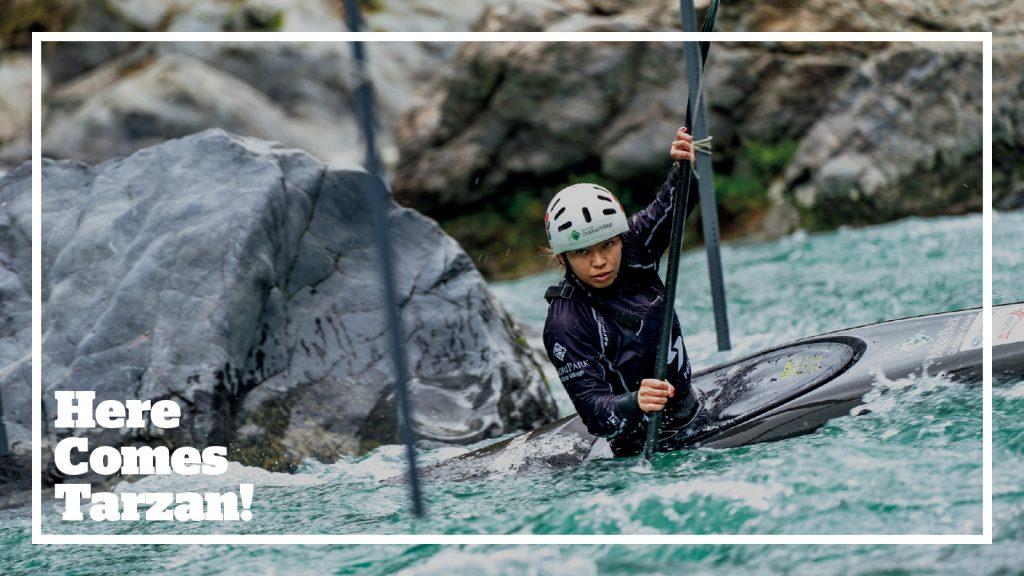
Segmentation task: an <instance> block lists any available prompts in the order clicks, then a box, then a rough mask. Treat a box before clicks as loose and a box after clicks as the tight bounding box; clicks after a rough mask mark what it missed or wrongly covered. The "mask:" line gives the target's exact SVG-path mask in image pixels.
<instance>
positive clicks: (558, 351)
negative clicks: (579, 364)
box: [551, 342, 565, 361]
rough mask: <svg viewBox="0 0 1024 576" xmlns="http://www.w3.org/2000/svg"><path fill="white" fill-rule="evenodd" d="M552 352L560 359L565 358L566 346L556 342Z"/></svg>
mask: <svg viewBox="0 0 1024 576" xmlns="http://www.w3.org/2000/svg"><path fill="white" fill-rule="evenodd" d="M551 353H552V354H554V355H555V358H558V359H559V360H560V361H561V360H565V346H562V345H561V344H559V343H558V342H555V345H554V346H552V347H551Z"/></svg>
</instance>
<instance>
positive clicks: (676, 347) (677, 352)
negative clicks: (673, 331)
mask: <svg viewBox="0 0 1024 576" xmlns="http://www.w3.org/2000/svg"><path fill="white" fill-rule="evenodd" d="M673 360H674V361H675V362H676V371H677V372H681V371H682V370H683V337H682V336H676V341H675V342H673V343H672V353H671V354H669V356H668V363H669V364H672V361H673Z"/></svg>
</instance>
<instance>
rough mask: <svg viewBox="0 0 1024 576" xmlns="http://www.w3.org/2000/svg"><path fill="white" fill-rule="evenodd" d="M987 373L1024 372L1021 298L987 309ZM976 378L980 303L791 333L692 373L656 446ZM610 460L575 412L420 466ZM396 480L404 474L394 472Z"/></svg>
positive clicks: (793, 420) (797, 431) (443, 474)
mask: <svg viewBox="0 0 1024 576" xmlns="http://www.w3.org/2000/svg"><path fill="white" fill-rule="evenodd" d="M992 326H993V336H994V339H993V350H992V357H993V374H994V375H996V376H997V377H998V376H1001V375H1002V376H1010V377H1014V376H1016V377H1024V302H1021V303H1016V304H1007V305H1002V306H996V307H993V324H992ZM939 373H943V374H946V375H948V376H949V377H950V378H952V379H955V380H960V381H965V382H977V381H979V380H980V379H981V376H982V310H981V309H980V308H974V309H968V310H960V311H955V312H944V313H939V314H930V315H926V316H916V317H913V318H902V319H899V320H890V321H887V322H882V323H879V324H870V325H865V326H859V327H855V328H848V329H845V330H840V331H837V332H832V333H828V334H822V335H819V336H814V337H810V338H805V339H802V340H797V341H795V342H791V343H788V344H785V345H782V346H778V347H776V348H771V349H768V350H764V351H761V352H758V353H756V354H751V355H749V356H745V357H743V358H739V359H737V360H734V361H732V362H729V363H726V364H722V365H719V366H715V367H712V368H708V369H706V370H702V371H700V372H698V373H695V374H694V376H693V379H692V386H693V390H694V393H695V394H696V397H697V402H698V409H697V412H696V414H695V416H694V417H693V418H691V419H690V420H689V421H688V422H687V423H685V424H684V425H682V426H681V427H679V428H678V429H674V430H661V431H660V437H659V442H658V450H659V451H666V450H681V449H687V448H700V447H708V448H730V447H735V446H744V445H747V444H755V443H759V442H770V441H773V440H781V439H783V438H790V437H793V436H798V435H801V434H808V433H811V432H814V431H815V430H817V429H818V428H820V427H821V426H822V425H824V424H825V423H826V422H828V421H829V420H831V419H833V418H836V417H840V416H846V415H849V414H850V413H851V411H852V410H854V409H855V408H856V407H857V406H859V405H860V404H862V399H863V397H864V395H865V394H866V393H867V392H869V391H870V390H871V389H872V387H873V385H874V383H875V381H876V380H878V379H880V378H882V379H889V380H895V379H899V378H906V377H911V376H915V375H925V374H939ZM609 457H612V453H611V449H610V447H609V446H608V442H607V440H605V439H604V438H598V437H596V436H593V435H591V434H589V433H588V432H587V429H586V426H584V424H583V422H582V421H581V420H580V418H579V416H578V415H576V414H573V415H571V416H567V417H565V418H562V419H560V420H557V421H555V422H551V423H549V424H547V425H545V426H541V427H540V428H537V429H535V430H532V431H530V432H526V433H523V434H520V435H518V436H515V437H513V438H510V439H507V440H504V441H501V442H497V443H495V444H492V445H489V446H485V447H483V448H480V449H477V450H474V451H472V452H468V453H466V454H463V455H460V456H457V457H454V458H451V459H448V460H445V461H442V462H439V463H437V464H434V465H432V466H429V467H426V468H424V469H423V470H421V477H422V478H423V479H425V480H448V481H462V480H472V479H481V478H486V477H490V476H495V475H507V474H509V473H520V472H525V471H529V470H536V469H548V470H551V469H562V468H568V467H572V466H576V465H578V464H581V463H582V462H585V461H587V460H592V459H595V458H609ZM397 480H400V479H397Z"/></svg>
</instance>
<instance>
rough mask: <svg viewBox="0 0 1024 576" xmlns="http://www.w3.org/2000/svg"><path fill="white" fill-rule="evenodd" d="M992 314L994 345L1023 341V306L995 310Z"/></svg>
mask: <svg viewBox="0 0 1024 576" xmlns="http://www.w3.org/2000/svg"><path fill="white" fill-rule="evenodd" d="M993 316H994V318H993V320H994V322H992V327H993V329H994V330H995V341H994V342H993V345H994V346H999V345H1000V344H1012V343H1014V342H1024V308H1015V309H1013V310H1007V309H1002V310H996V313H995V314H993Z"/></svg>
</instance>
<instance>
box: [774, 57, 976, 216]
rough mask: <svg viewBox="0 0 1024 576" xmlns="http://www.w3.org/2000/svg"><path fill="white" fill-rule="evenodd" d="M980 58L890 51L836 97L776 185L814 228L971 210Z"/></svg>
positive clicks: (864, 68) (874, 59)
mask: <svg viewBox="0 0 1024 576" xmlns="http://www.w3.org/2000/svg"><path fill="white" fill-rule="evenodd" d="M980 80H981V55H980V54H979V53H977V52H976V51H971V52H968V51H965V50H963V49H962V48H961V47H957V46H938V47H936V46H930V45H912V46H907V45H895V46H893V47H892V48H890V49H888V50H886V51H884V52H882V53H880V54H878V55H876V56H874V57H872V58H870V59H868V61H866V62H865V63H864V65H863V66H861V67H859V68H858V69H857V71H856V73H855V74H853V75H852V76H851V77H850V78H849V79H848V80H847V81H846V82H844V84H843V85H842V86H841V87H840V89H838V90H837V91H836V96H837V99H836V100H835V101H834V102H833V104H832V106H831V108H830V109H829V110H828V111H826V113H825V114H824V115H823V116H822V118H821V119H819V120H818V121H817V122H816V123H815V124H814V125H813V126H812V127H811V128H810V130H808V132H807V134H806V135H805V136H804V137H803V139H802V141H801V143H800V147H799V149H798V150H797V153H796V157H795V159H794V161H793V162H792V163H791V164H790V166H789V168H788V169H787V172H786V175H785V177H784V182H783V183H782V185H783V189H784V190H785V192H784V195H785V197H786V198H788V199H790V200H791V201H793V202H795V204H796V205H797V207H798V208H799V209H802V210H806V211H808V212H809V213H810V214H809V216H808V219H809V220H811V221H812V222H813V223H814V224H816V225H818V226H822V227H834V226H838V225H841V224H845V223H869V222H878V221H885V220H890V219H893V218H897V217H901V216H906V215H911V214H916V215H930V214H949V213H957V212H967V211H971V210H981V198H982V195H981V176H982V173H981V172H982V171H981V146H982V137H981V136H982V116H981V104H982V92H981V82H980Z"/></svg>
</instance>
